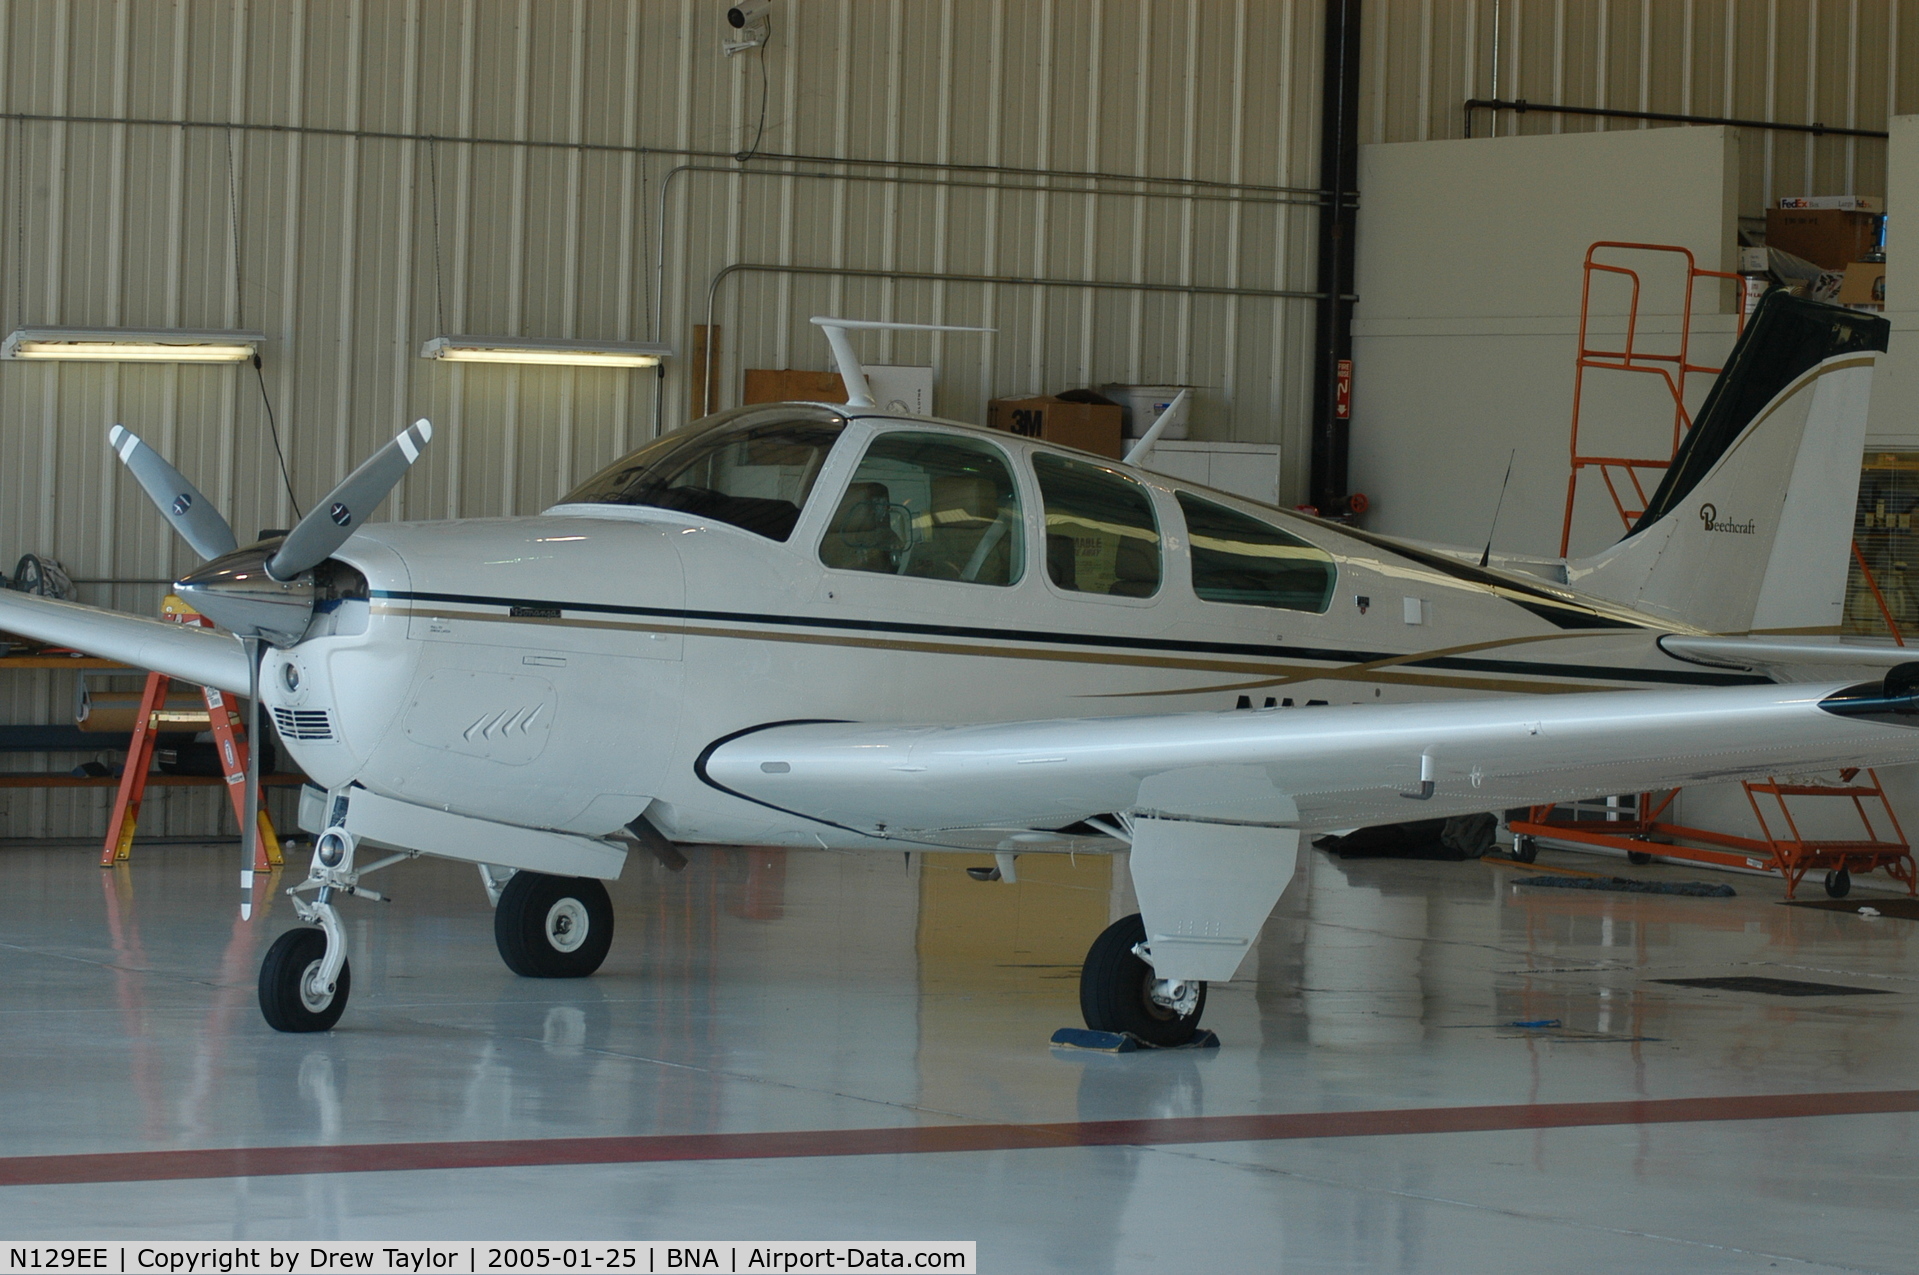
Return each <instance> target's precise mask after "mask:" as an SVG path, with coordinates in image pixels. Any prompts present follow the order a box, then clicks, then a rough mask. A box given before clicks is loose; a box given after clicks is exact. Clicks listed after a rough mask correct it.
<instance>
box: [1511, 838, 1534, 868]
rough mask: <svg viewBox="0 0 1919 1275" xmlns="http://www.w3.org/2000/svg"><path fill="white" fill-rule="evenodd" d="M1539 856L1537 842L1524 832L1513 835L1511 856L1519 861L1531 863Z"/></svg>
mask: <svg viewBox="0 0 1919 1275" xmlns="http://www.w3.org/2000/svg"><path fill="white" fill-rule="evenodd" d="M1538 857H1539V842H1538V840H1537V839H1535V838H1533V837H1529V836H1527V835H1526V834H1525V833H1523V832H1521V833H1515V834H1514V835H1513V858H1515V859H1517V860H1519V862H1521V863H1531V862H1532V861H1533V860H1534V859H1537V858H1538Z"/></svg>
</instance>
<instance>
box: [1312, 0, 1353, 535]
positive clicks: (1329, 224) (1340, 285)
mask: <svg viewBox="0 0 1919 1275" xmlns="http://www.w3.org/2000/svg"><path fill="white" fill-rule="evenodd" d="M1325 45H1326V58H1325V69H1324V79H1323V81H1322V84H1321V88H1320V97H1321V105H1320V127H1319V185H1320V189H1321V190H1324V191H1326V192H1327V194H1326V195H1325V199H1326V200H1327V202H1326V204H1325V205H1324V206H1323V207H1322V208H1321V210H1320V215H1319V286H1318V291H1320V292H1323V293H1325V294H1326V295H1325V296H1324V297H1323V298H1321V299H1320V302H1319V323H1318V332H1317V334H1316V336H1315V340H1314V348H1313V456H1312V501H1313V504H1315V505H1316V506H1318V507H1319V511H1320V512H1321V513H1322V514H1326V515H1328V516H1333V515H1338V514H1343V513H1346V512H1348V507H1347V503H1346V498H1347V495H1348V494H1349V493H1348V491H1347V476H1346V452H1347V441H1348V431H1349V427H1350V419H1349V411H1350V401H1351V400H1350V394H1349V392H1350V388H1351V383H1352V382H1351V369H1352V357H1353V302H1352V295H1353V247H1354V238H1355V234H1356V231H1357V230H1358V225H1359V193H1358V190H1357V187H1358V183H1359V0H1326V32H1325ZM1342 372H1344V375H1343V376H1342Z"/></svg>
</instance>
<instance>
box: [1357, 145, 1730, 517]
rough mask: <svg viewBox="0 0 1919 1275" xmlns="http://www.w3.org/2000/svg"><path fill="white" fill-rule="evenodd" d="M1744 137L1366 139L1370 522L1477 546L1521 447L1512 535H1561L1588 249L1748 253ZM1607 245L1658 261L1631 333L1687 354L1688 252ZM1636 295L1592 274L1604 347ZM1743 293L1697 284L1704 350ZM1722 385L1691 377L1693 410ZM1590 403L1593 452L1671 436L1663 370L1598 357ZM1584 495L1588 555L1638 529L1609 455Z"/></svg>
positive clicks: (1360, 451)
mask: <svg viewBox="0 0 1919 1275" xmlns="http://www.w3.org/2000/svg"><path fill="white" fill-rule="evenodd" d="M1738 154H1739V152H1738V147H1737V144H1736V141H1735V139H1734V137H1733V136H1732V131H1731V130H1729V129H1725V128H1719V127H1710V128H1679V129H1657V130H1646V131H1644V132H1641V131H1637V130H1634V131H1622V132H1614V133H1577V134H1563V135H1559V136H1552V135H1543V136H1530V137H1500V138H1475V139H1472V140H1466V141H1435V142H1400V143H1389V144H1387V145H1383V146H1364V147H1361V148H1360V168H1359V173H1360V185H1361V189H1362V190H1365V191H1369V192H1371V193H1370V194H1369V195H1368V196H1367V197H1366V198H1365V200H1364V202H1363V203H1362V204H1361V207H1360V211H1359V254H1358V265H1357V273H1356V279H1357V291H1358V293H1359V298H1360V299H1359V302H1358V304H1357V306H1356V307H1355V308H1354V315H1353V363H1354V367H1355V369H1356V370H1357V369H1363V374H1356V375H1355V377H1354V386H1353V432H1352V482H1353V485H1354V487H1355V488H1357V489H1358V490H1361V491H1364V492H1365V493H1366V494H1367V495H1368V496H1369V497H1371V498H1372V500H1373V511H1372V512H1371V513H1370V514H1369V515H1368V518H1367V525H1368V526H1371V527H1374V528H1377V529H1378V530H1381V531H1385V532H1389V533H1391V534H1393V535H1402V536H1411V537H1413V538H1415V539H1423V540H1436V541H1442V542H1445V543H1451V544H1473V545H1478V544H1481V543H1483V542H1484V540H1485V539H1486V537H1487V535H1488V534H1489V533H1491V532H1492V527H1491V521H1492V517H1493V510H1494V507H1495V505H1496V504H1498V497H1499V487H1500V484H1501V481H1502V476H1503V475H1504V473H1505V470H1506V466H1507V463H1508V461H1509V460H1510V461H1511V463H1512V482H1511V486H1510V487H1509V489H1508V490H1507V492H1506V497H1505V503H1504V505H1503V507H1501V508H1500V511H1499V527H1498V531H1497V533H1496V535H1495V540H1494V543H1495V547H1497V548H1499V549H1501V550H1503V551H1508V552H1514V553H1526V554H1546V555H1556V554H1557V553H1558V552H1559V537H1560V529H1561V524H1562V521H1563V518H1564V514H1565V502H1566V479H1567V474H1568V472H1569V469H1570V464H1571V461H1570V453H1569V450H1568V447H1567V440H1568V436H1569V430H1570V427H1571V419H1572V405H1573V370H1574V369H1573V355H1574V353H1575V351H1576V349H1577V347H1578V340H1579V309H1580V296H1581V287H1582V282H1583V275H1584V272H1583V270H1582V269H1581V264H1580V263H1581V261H1582V260H1583V258H1584V256H1585V254H1586V249H1587V247H1588V245H1590V244H1592V243H1594V242H1595V241H1599V240H1614V241H1625V242H1632V243H1656V244H1672V245H1677V246H1680V247H1683V248H1687V249H1690V250H1691V251H1692V253H1693V255H1694V259H1695V262H1696V264H1697V266H1698V268H1699V269H1702V270H1723V271H1731V270H1734V269H1735V268H1736V267H1737V265H1738V261H1737V259H1736V256H1735V250H1734V247H1733V244H1734V228H1735V219H1736V211H1735V208H1736V205H1735V203H1734V201H1735V199H1736V192H1737V191H1738V188H1739V169H1738ZM1602 259H1603V260H1606V261H1608V262H1610V263H1611V264H1614V265H1621V266H1625V267H1628V268H1632V269H1636V270H1638V271H1640V272H1641V278H1642V281H1643V282H1642V288H1641V293H1640V308H1639V316H1638V321H1637V325H1636V331H1635V333H1634V341H1635V348H1636V349H1638V350H1641V351H1646V352H1650V353H1668V354H1670V353H1673V352H1675V351H1677V349H1678V341H1679V329H1680V314H1681V312H1682V307H1683V286H1684V282H1683V281H1684V279H1685V274H1684V269H1685V267H1684V265H1683V258H1680V257H1679V256H1677V255H1676V254H1658V255H1654V254H1648V253H1640V252H1611V253H1608V254H1605V255H1604V257H1603V258H1602ZM1629 296H1630V289H1629V287H1628V286H1626V285H1625V283H1624V282H1623V280H1622V278H1621V276H1618V275H1601V276H1596V278H1595V282H1594V284H1593V289H1592V305H1591V318H1590V320H1589V328H1588V337H1587V339H1588V341H1589V342H1591V343H1592V344H1593V345H1594V346H1595V347H1603V348H1610V349H1615V350H1616V349H1620V348H1623V346H1624V342H1625V334H1626V310H1627V299H1628V297H1629ZM1736 304H1737V299H1736V297H1734V296H1733V295H1732V294H1731V292H1730V289H1729V288H1724V287H1723V285H1721V284H1719V283H1717V282H1715V281H1712V280H1706V281H1702V283H1701V284H1700V285H1699V287H1698V288H1697V290H1696V291H1695V295H1694V298H1693V306H1694V310H1693V323H1692V332H1693V336H1692V344H1691V347H1690V350H1689V354H1688V357H1689V358H1690V359H1691V361H1692V362H1693V363H1694V364H1696V365H1706V366H1717V365H1718V364H1719V363H1720V362H1722V361H1723V359H1724V356H1725V354H1726V352H1727V351H1728V350H1729V349H1730V348H1731V344H1732V339H1733V333H1734V328H1735V325H1736V323H1737V317H1736V315H1735V313H1733V309H1734V307H1735V306H1736ZM1710 382H1711V378H1710V377H1706V376H1694V377H1690V378H1688V393H1687V399H1688V407H1689V409H1691V410H1695V411H1696V410H1697V409H1698V406H1699V404H1700V403H1701V401H1703V399H1704V397H1705V393H1706V390H1707V388H1708V386H1709V384H1710ZM1583 399H1584V401H1583V406H1582V422H1583V423H1582V427H1581V428H1582V439H1583V443H1582V449H1583V450H1584V451H1585V452H1586V453H1587V454H1595V453H1596V454H1602V455H1612V456H1622V455H1623V456H1658V455H1662V454H1665V453H1666V452H1668V451H1670V449H1671V446H1672V422H1673V400H1672V397H1671V394H1670V392H1669V391H1668V390H1666V388H1665V386H1664V382H1663V381H1661V380H1660V379H1659V378H1656V377H1653V376H1640V375H1629V374H1625V373H1616V372H1615V373H1607V372H1589V373H1588V374H1587V376H1586V383H1585V392H1584V395H1583ZM1654 477H1656V475H1654ZM1626 495H1627V496H1628V497H1629V498H1630V496H1631V493H1630V491H1628V492H1627V493H1626ZM1578 497H1579V499H1578V505H1577V507H1576V509H1575V516H1574V524H1573V526H1574V536H1573V541H1572V551H1573V552H1574V553H1575V554H1577V553H1585V552H1593V551H1596V550H1598V549H1600V548H1602V547H1604V546H1605V545H1608V544H1611V543H1613V542H1614V541H1616V540H1618V539H1619V537H1620V536H1621V535H1622V534H1624V529H1623V527H1622V525H1621V523H1620V520H1619V516H1618V513H1617V512H1616V511H1615V510H1614V508H1613V506H1612V503H1611V501H1610V499H1609V498H1608V497H1607V495H1606V488H1605V486H1604V482H1603V479H1602V477H1601V475H1600V474H1599V472H1598V470H1596V469H1588V470H1587V471H1586V473H1585V475H1584V476H1583V477H1582V478H1581V480H1580V484H1579V492H1578Z"/></svg>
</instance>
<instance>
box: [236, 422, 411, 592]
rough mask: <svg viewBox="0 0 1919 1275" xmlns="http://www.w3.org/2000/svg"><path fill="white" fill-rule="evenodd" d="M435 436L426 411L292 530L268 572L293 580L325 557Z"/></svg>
mask: <svg viewBox="0 0 1919 1275" xmlns="http://www.w3.org/2000/svg"><path fill="white" fill-rule="evenodd" d="M432 438H433V425H432V423H431V422H429V421H428V420H427V419H426V418H425V417H424V416H422V417H421V418H420V419H419V420H417V421H414V422H413V424H411V425H409V426H407V427H406V428H405V429H403V430H401V431H400V432H399V433H398V434H397V435H395V436H394V438H393V441H392V442H390V443H388V444H387V445H386V446H385V447H382V448H381V449H380V450H379V451H377V452H374V453H373V455H371V456H369V457H367V459H366V461H365V462H364V463H363V464H362V465H361V466H360V467H359V468H358V469H356V470H354V471H353V472H352V473H350V474H348V475H347V477H346V481H345V482H343V483H341V484H340V485H339V486H338V487H335V488H334V489H333V490H332V491H330V492H328V493H327V495H326V498H325V499H324V500H322V501H321V502H320V503H319V504H317V505H315V506H313V508H312V509H310V510H308V511H307V515H306V517H304V518H302V519H300V521H299V523H298V525H296V526H295V527H294V528H293V530H292V531H289V532H288V533H287V538H286V539H285V540H284V541H283V542H281V545H280V551H279V552H278V553H276V554H274V555H273V556H272V557H271V558H268V559H267V564H266V566H267V574H268V575H270V576H272V577H273V578H274V579H275V580H291V579H293V578H294V577H295V576H297V575H300V574H302V573H303V572H307V571H311V570H313V568H315V567H317V566H319V565H320V564H321V563H322V562H325V561H326V560H327V559H328V558H329V557H331V556H332V554H333V551H334V550H335V549H338V548H339V547H340V546H341V545H343V544H345V543H346V541H347V537H348V536H351V535H352V534H353V533H354V532H355V531H357V530H359V523H360V519H361V517H362V516H364V515H366V514H370V513H372V512H373V511H374V510H375V509H377V508H379V505H380V502H381V501H382V500H385V499H386V494H387V493H388V492H390V491H392V490H393V488H394V487H395V486H396V485H397V484H398V483H399V481H400V479H402V478H404V477H405V476H406V471H407V470H408V469H410V468H411V467H412V465H413V462H414V461H416V460H418V459H420V452H421V451H422V450H423V449H424V448H425V447H426V445H427V443H429V442H430V441H432Z"/></svg>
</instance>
